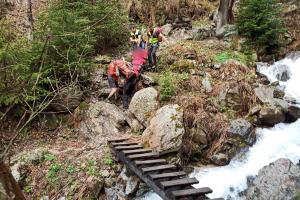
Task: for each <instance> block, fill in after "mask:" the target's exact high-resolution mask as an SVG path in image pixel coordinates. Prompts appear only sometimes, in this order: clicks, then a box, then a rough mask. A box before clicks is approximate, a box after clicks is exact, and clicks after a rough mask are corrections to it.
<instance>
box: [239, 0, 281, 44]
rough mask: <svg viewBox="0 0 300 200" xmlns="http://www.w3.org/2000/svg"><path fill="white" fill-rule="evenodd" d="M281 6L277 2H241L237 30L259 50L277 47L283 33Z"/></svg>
mask: <svg viewBox="0 0 300 200" xmlns="http://www.w3.org/2000/svg"><path fill="white" fill-rule="evenodd" d="M281 10H282V8H281V4H279V3H278V1H277V0H242V1H241V2H240V4H239V12H238V13H239V14H238V18H237V25H238V30H239V33H240V34H241V35H244V36H246V37H248V38H249V39H250V40H251V42H250V43H252V44H254V45H255V46H257V47H259V48H267V49H273V48H275V47H278V45H279V44H278V37H279V34H280V33H281V32H283V31H284V29H283V28H282V27H283V23H282V19H281V16H280V13H281Z"/></svg>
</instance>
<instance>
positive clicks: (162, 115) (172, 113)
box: [142, 104, 184, 153]
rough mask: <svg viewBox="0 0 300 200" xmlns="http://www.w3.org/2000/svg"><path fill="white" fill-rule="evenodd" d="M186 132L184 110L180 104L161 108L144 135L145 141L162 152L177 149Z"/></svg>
mask: <svg viewBox="0 0 300 200" xmlns="http://www.w3.org/2000/svg"><path fill="white" fill-rule="evenodd" d="M183 134H184V126H183V110H182V109H181V107H179V106H178V105H176V104H175V105H166V106H164V107H162V108H160V109H159V110H158V111H157V112H156V113H155V115H154V117H153V118H152V119H151V121H150V125H149V127H148V128H147V129H146V130H145V131H144V133H143V135H142V139H143V142H144V143H145V144H146V145H148V146H149V147H150V148H152V149H153V150H154V151H157V152H160V153H169V152H174V151H177V150H178V149H179V148H180V147H181V144H182V136H183Z"/></svg>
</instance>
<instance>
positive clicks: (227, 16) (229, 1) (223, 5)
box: [217, 0, 235, 32]
mask: <svg viewBox="0 0 300 200" xmlns="http://www.w3.org/2000/svg"><path fill="white" fill-rule="evenodd" d="M234 1H235V0H220V4H219V8H218V13H217V32H218V31H219V30H220V29H221V28H222V27H223V26H224V25H226V24H231V23H232V22H233V20H234V17H233V13H232V8H233V5H234Z"/></svg>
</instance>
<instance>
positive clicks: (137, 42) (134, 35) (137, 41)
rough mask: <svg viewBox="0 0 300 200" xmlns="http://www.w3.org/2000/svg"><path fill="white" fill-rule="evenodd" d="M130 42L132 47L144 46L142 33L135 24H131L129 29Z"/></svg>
mask: <svg viewBox="0 0 300 200" xmlns="http://www.w3.org/2000/svg"><path fill="white" fill-rule="evenodd" d="M129 40H130V43H131V46H132V48H133V49H135V48H137V47H140V48H143V49H144V48H145V45H144V41H143V38H142V33H141V31H140V30H139V29H137V28H136V27H135V26H131V30H130V39H129Z"/></svg>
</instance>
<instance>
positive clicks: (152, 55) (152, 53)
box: [148, 43, 159, 67]
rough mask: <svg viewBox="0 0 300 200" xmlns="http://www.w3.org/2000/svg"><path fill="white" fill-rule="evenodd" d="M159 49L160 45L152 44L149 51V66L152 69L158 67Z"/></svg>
mask: <svg viewBox="0 0 300 200" xmlns="http://www.w3.org/2000/svg"><path fill="white" fill-rule="evenodd" d="M158 47H159V44H158V43H156V44H151V46H150V48H149V50H148V61H149V65H150V66H151V67H152V66H154V65H156V51H157V49H158Z"/></svg>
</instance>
